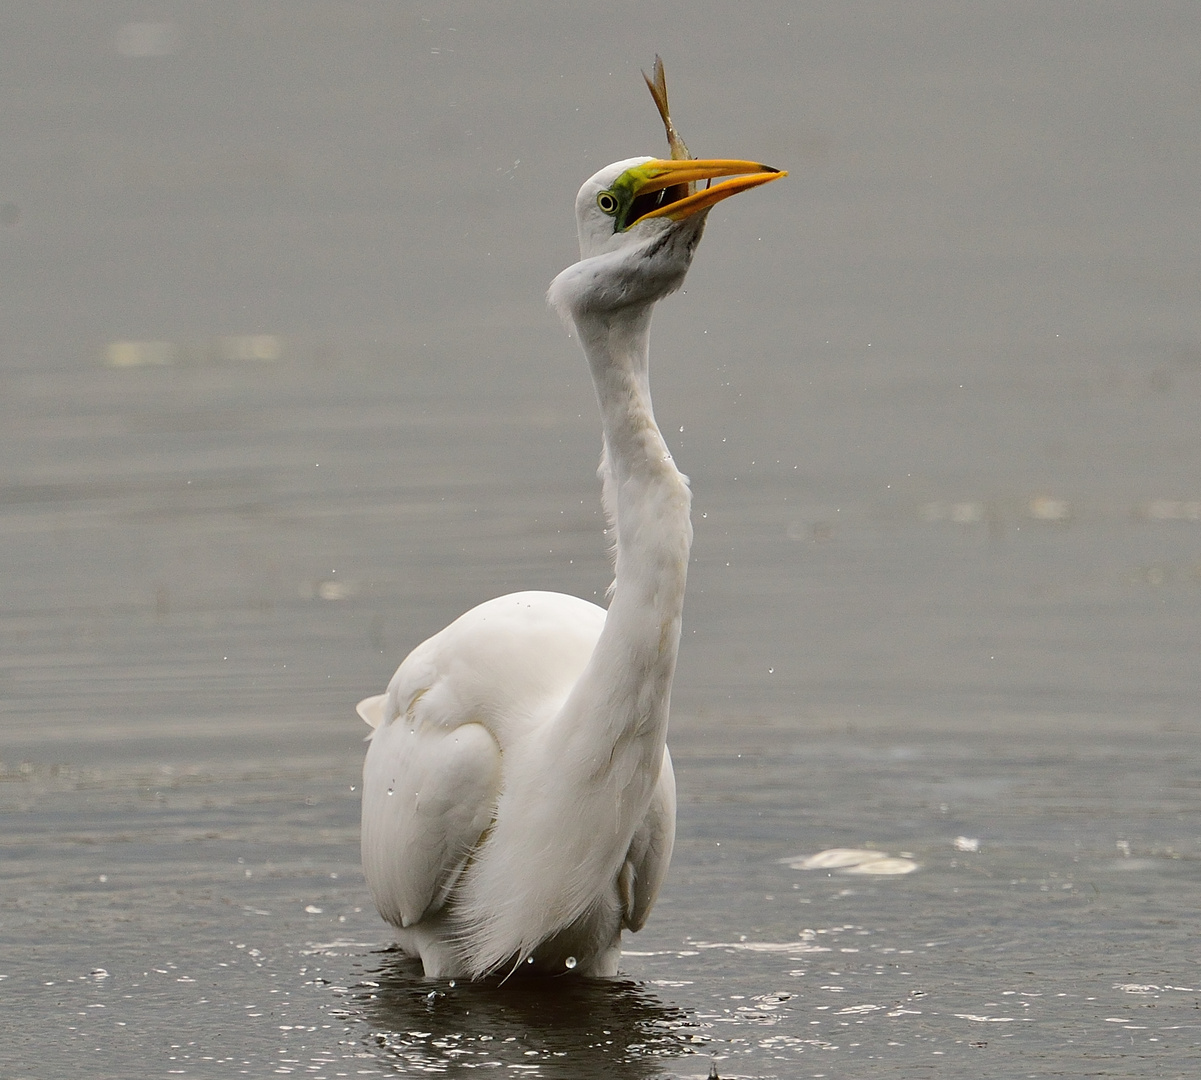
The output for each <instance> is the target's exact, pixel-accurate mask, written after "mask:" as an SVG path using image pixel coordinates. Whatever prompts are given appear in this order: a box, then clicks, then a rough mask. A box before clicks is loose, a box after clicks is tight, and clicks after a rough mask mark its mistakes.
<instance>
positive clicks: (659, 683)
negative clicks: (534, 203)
mask: <svg viewBox="0 0 1201 1080" xmlns="http://www.w3.org/2000/svg"><path fill="white" fill-rule="evenodd" d="M651 310H652V305H649V304H648V305H645V306H639V307H632V308H626V309H622V310H620V311H617V312H605V313H597V314H592V313H577V314H576V319H575V321H576V327H577V329H578V331H579V334H580V342H581V344H582V345H583V348H584V352H585V355H586V356H587V358H588V363H589V366H590V368H591V371H592V379H593V383H594V385H595V387H596V396H597V401H598V404H599V406H600V413H601V425H602V427H603V430H604V458H603V460H602V462H601V479H602V483H603V485H604V489H605V506H606V511H607V512H608V514H609V516H610V519H611V525H612V526H613V527H614V528H615V529H616V545H615V547H616V560H615V576H614V582H613V590H612V599H611V602H610V604H609V614H608V617H607V619H606V622H605V629H604V632H603V633H602V634H601V638H600V641H599V642H598V644H597V648H596V652H595V653H594V656H593V662H592V664H591V665H590V666H589V672H587V673H586V674H585V678H584V679H582V680H581V682H584V681H586V680H588V681H590V680H589V676H590V675H595V676H597V677H598V679H599V680H601V681H602V682H603V685H604V686H605V687H606V690H605V693H606V696H608V697H609V699H610V702H611V703H612V704H613V705H618V701H614V700H613V695H616V696H617V697H618V698H619V701H620V707H619V708H616V709H613V710H612V711H610V710H608V709H606V710H605V715H606V716H607V717H611V718H612V721H613V722H616V723H618V724H620V725H621V726H622V728H623V729H624V731H625V732H626V733H627V734H632V735H639V736H650V739H649V742H650V743H651V744H652V745H655V746H656V747H657V749H656V750H655V752H660V749H658V748H661V746H662V742H663V740H664V738H665V736H666V730H667V715H668V705H669V702H670V696H671V682H672V677H673V676H674V674H675V665H676V655H677V652H678V649H679V641H680V621H681V617H682V614H683V608H684V586H685V581H686V577H687V571H688V554H689V549H690V546H691V543H692V524H691V521H690V520H689V506H690V503H691V494H690V492H689V489H688V480H687V478H686V477H684V476H683V475H682V474H681V473H680V472H679V470H678V469H677V468H676V466H675V462H674V461H673V460H672V457H671V452H670V451H669V450H668V448H667V444H666V443H665V442H664V440H663V435H662V433H661V432H660V431H659V427H658V425H657V424H656V423H655V417H654V412H653V411H652V408H651V396H650V383H649V378H648V347H649V341H650V323H651ZM594 669H595V670H594ZM648 749H649V747H648Z"/></svg>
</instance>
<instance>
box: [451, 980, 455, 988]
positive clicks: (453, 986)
mask: <svg viewBox="0 0 1201 1080" xmlns="http://www.w3.org/2000/svg"><path fill="white" fill-rule="evenodd" d="M450 988H451V989H452V990H453V989H454V988H455V981H454V979H451V980H450Z"/></svg>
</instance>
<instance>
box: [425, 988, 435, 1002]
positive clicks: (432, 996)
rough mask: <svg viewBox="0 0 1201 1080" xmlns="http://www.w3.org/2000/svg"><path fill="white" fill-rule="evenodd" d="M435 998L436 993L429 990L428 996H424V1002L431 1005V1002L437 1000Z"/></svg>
mask: <svg viewBox="0 0 1201 1080" xmlns="http://www.w3.org/2000/svg"><path fill="white" fill-rule="evenodd" d="M437 997H438V994H437V992H436V991H434V990H431V991H430V992H429V993H428V994H426V995H425V1000H426V1001H428V1002H430V1004H433V1002H434V1001H435V1000H436V999H437Z"/></svg>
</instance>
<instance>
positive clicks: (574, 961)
mask: <svg viewBox="0 0 1201 1080" xmlns="http://www.w3.org/2000/svg"><path fill="white" fill-rule="evenodd" d="M563 963H564V964H565V965H566V966H567V970H568V971H570V970H571V969H572V968H573V967H575V966H576V964H578V963H579V961H578V960H577V959H576V958H575V957H574V956H569V957H568V958H567V959H566V960H564V961H563Z"/></svg>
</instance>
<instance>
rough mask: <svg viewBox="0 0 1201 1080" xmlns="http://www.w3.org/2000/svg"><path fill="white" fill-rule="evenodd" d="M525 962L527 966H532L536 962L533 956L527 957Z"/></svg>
mask: <svg viewBox="0 0 1201 1080" xmlns="http://www.w3.org/2000/svg"><path fill="white" fill-rule="evenodd" d="M525 962H526V963H527V964H532V963H533V962H534V958H533V957H532V956H527V957H526V958H525Z"/></svg>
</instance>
